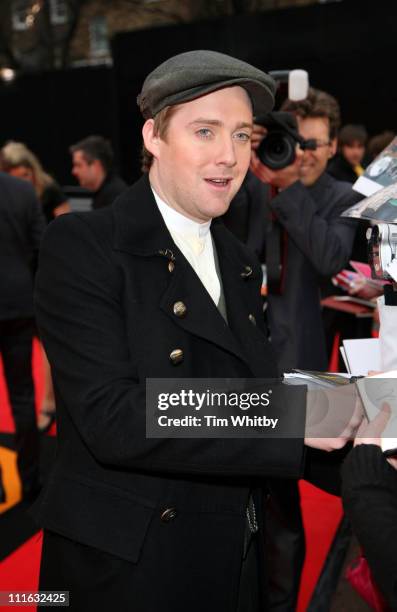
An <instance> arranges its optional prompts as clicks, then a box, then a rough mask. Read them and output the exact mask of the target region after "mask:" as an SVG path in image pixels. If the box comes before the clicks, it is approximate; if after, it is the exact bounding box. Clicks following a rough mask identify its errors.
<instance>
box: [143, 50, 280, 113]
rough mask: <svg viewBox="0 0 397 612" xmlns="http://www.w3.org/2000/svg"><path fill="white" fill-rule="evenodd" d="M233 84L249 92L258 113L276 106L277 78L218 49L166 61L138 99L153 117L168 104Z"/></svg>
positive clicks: (150, 75)
mask: <svg viewBox="0 0 397 612" xmlns="http://www.w3.org/2000/svg"><path fill="white" fill-rule="evenodd" d="M232 85H240V86H241V87H244V89H245V90H246V91H247V92H248V94H249V96H250V98H251V101H252V106H253V112H254V115H261V114H264V113H267V112H269V111H270V110H271V109H272V108H273V105H274V93H275V91H276V84H275V81H274V80H273V79H272V78H271V77H270V76H269V75H268V74H266V73H265V72H262V70H258V68H254V66H251V65H250V64H247V63H246V62H242V61H241V60H238V59H236V58H235V57H231V56H230V55H224V54H223V53H217V52H216V51H188V52H187V53H181V54H179V55H175V56H174V57H171V58H170V59H168V60H166V61H165V62H163V63H162V64H160V66H157V68H155V69H154V70H153V72H151V73H150V74H149V75H148V76H147V77H146V79H145V82H144V84H143V87H142V91H141V93H140V94H139V96H138V98H137V102H138V106H139V108H140V109H141V112H142V115H143V116H144V117H145V119H149V118H150V117H154V116H155V115H157V113H158V112H160V111H161V110H162V109H163V108H165V107H166V106H174V105H175V104H181V103H182V102H189V101H190V100H194V99H195V98H199V97H200V96H204V95H205V94H208V93H211V92H212V91H216V90H218V89H223V88H224V87H230V86H232Z"/></svg>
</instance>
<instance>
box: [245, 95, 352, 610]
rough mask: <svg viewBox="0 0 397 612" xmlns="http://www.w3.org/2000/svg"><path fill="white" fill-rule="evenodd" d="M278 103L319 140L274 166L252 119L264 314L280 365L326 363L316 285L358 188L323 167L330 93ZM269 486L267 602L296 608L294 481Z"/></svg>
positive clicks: (332, 145) (330, 134)
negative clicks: (263, 155)
mask: <svg viewBox="0 0 397 612" xmlns="http://www.w3.org/2000/svg"><path fill="white" fill-rule="evenodd" d="M281 110H283V111H285V112H289V113H291V114H292V115H293V116H294V117H295V118H296V121H297V126H298V130H299V132H300V134H301V136H303V138H305V139H314V140H315V142H316V148H315V150H310V149H306V150H304V151H302V150H300V149H299V148H298V149H297V151H296V157H295V161H294V162H293V163H292V164H290V165H289V166H287V167H286V168H283V169H281V170H272V169H270V168H269V167H267V166H265V165H264V164H263V163H262V162H261V161H260V159H259V158H258V156H257V155H256V150H257V149H258V146H259V145H260V143H261V141H262V139H263V138H264V137H265V135H266V129H265V128H264V127H261V126H256V129H255V132H254V138H253V152H252V161H251V170H252V172H253V173H254V174H255V175H256V177H257V179H259V180H260V182H261V183H262V186H261V185H259V184H258V182H256V183H255V181H254V180H253V179H252V178H249V177H248V178H247V181H246V185H245V189H248V190H250V191H251V198H250V199H251V200H252V199H255V198H259V197H261V198H262V200H263V195H264V193H263V188H264V186H266V185H267V186H268V189H269V195H270V197H269V195H268V197H267V203H266V204H265V203H264V204H263V208H264V210H263V218H264V219H265V223H266V226H265V242H264V245H263V247H262V249H259V250H261V259H262V261H263V262H264V263H265V265H266V271H267V311H266V312H267V320H268V324H269V330H270V336H271V342H272V345H273V347H274V349H275V350H276V354H277V356H278V360H279V365H280V367H281V368H282V371H284V372H286V371H289V370H291V369H294V368H301V369H307V370H326V369H327V365H328V355H327V348H326V339H325V333H324V326H323V320H322V310H321V305H320V289H321V286H322V285H323V284H324V282H325V280H326V279H330V278H331V277H332V276H333V275H334V274H336V273H337V272H338V271H339V270H340V269H341V268H343V267H344V266H345V265H346V263H347V262H348V260H349V256H350V252H351V249H352V244H353V240H354V234H355V227H356V224H355V222H354V221H351V220H348V219H345V218H341V216H340V215H341V213H342V212H343V211H344V210H345V209H347V208H348V207H349V206H351V205H353V204H354V202H355V201H356V198H357V196H356V195H355V194H354V192H353V191H352V189H351V185H350V184H347V183H343V182H339V181H336V180H335V179H334V178H332V177H331V176H329V174H327V172H326V170H327V164H328V162H329V160H330V159H331V158H332V157H333V155H334V154H335V151H336V147H337V132H338V128H339V124H340V109H339V105H338V102H337V101H336V100H335V98H334V97H333V96H331V95H329V94H328V93H326V92H323V91H320V90H316V89H313V88H311V89H310V90H309V93H308V96H307V98H306V99H305V100H301V101H296V102H295V101H291V100H286V101H285V102H284V103H283V105H282V107H281ZM239 197H240V198H241V195H240V196H239ZM257 216H258V215H257V214H256V217H257ZM251 227H256V230H255V233H256V236H257V238H256V239H255V240H254V243H255V244H256V245H257V244H258V235H259V231H258V227H259V225H258V223H254V224H251ZM257 252H258V249H257ZM269 489H270V497H269V499H268V503H267V506H268V520H267V535H266V537H267V541H268V543H269V546H268V551H269V555H270V567H271V576H270V578H271V585H272V589H271V591H270V604H271V609H274V610H293V609H295V607H296V602H297V597H298V591H299V584H300V576H301V571H302V567H303V562H304V554H305V544H304V530H303V525H302V516H301V509H300V498H299V491H298V483H297V482H296V481H288V480H277V481H276V480H273V481H271V483H270V485H269Z"/></svg>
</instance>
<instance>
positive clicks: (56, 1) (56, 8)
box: [50, 0, 69, 25]
mask: <svg viewBox="0 0 397 612" xmlns="http://www.w3.org/2000/svg"><path fill="white" fill-rule="evenodd" d="M68 16H69V15H68V6H67V3H66V0H50V19H51V23H52V24H53V25H63V24H64V23H67V21H68Z"/></svg>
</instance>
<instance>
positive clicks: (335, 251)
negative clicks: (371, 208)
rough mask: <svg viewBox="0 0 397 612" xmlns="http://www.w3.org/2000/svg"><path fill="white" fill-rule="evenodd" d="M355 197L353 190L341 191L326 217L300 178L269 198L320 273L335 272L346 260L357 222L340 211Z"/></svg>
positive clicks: (291, 234) (351, 202) (278, 216)
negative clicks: (342, 214)
mask: <svg viewBox="0 0 397 612" xmlns="http://www.w3.org/2000/svg"><path fill="white" fill-rule="evenodd" d="M355 198H356V196H355V194H354V192H353V191H349V190H348V191H344V192H341V193H340V195H339V196H338V197H337V198H336V199H335V203H334V204H333V209H332V215H330V216H329V218H327V219H325V218H323V217H322V216H320V215H319V214H318V212H317V206H316V203H315V202H314V200H313V198H312V195H311V193H310V191H309V190H308V189H307V188H306V187H305V186H304V185H302V183H301V182H300V181H297V182H296V183H294V184H293V185H291V186H290V187H288V189H286V190H285V191H282V192H281V193H280V194H279V195H278V196H277V197H275V198H274V199H273V200H272V201H271V207H272V209H273V211H274V212H275V213H276V215H277V218H278V220H279V221H280V223H281V224H282V226H283V227H284V228H285V229H286V231H287V232H288V234H289V236H290V238H291V240H293V241H294V242H295V243H296V245H297V247H298V248H299V249H300V250H301V251H302V252H303V253H304V254H305V256H306V257H307V259H308V260H309V261H310V263H311V264H312V266H313V267H314V268H315V269H316V270H317V272H318V273H319V274H320V275H322V276H332V275H334V274H336V273H337V272H339V270H341V268H343V266H344V265H346V263H347V262H348V260H349V257H350V253H351V250H352V246H353V240H354V234H355V231H356V223H355V222H354V221H353V220H352V219H346V218H344V217H341V216H340V215H341V213H342V212H343V211H344V210H346V208H348V207H349V206H352V205H353V204H354V201H355Z"/></svg>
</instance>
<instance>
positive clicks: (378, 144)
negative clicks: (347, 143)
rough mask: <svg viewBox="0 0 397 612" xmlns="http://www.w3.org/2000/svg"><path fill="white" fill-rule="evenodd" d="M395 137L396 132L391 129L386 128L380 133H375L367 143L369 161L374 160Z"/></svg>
mask: <svg viewBox="0 0 397 612" xmlns="http://www.w3.org/2000/svg"><path fill="white" fill-rule="evenodd" d="M395 137H396V133H395V132H392V131H391V130H385V131H383V132H381V133H380V134H375V136H372V138H370V139H369V141H368V145H367V156H368V163H370V162H372V161H373V160H374V159H375V157H378V155H379V154H380V153H382V151H383V149H385V148H386V147H387V145H389V144H390V143H391V141H392V140H393V139H394V138H395Z"/></svg>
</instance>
